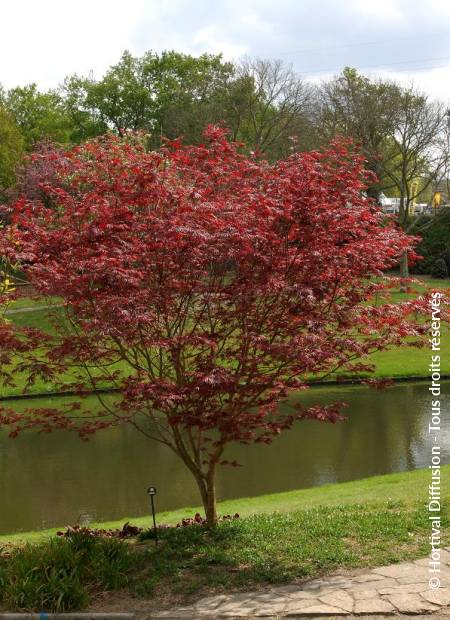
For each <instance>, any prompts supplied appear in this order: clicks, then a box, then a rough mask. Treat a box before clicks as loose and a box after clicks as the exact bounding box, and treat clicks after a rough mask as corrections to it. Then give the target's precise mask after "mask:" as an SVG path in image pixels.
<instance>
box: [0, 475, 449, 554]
mask: <svg viewBox="0 0 450 620" xmlns="http://www.w3.org/2000/svg"><path fill="white" fill-rule="evenodd" d="M441 475H442V479H443V480H444V481H445V480H448V479H449V477H450V464H448V465H443V466H442V468H441ZM429 478H430V472H429V470H428V468H426V469H417V470H415V471H409V472H401V473H395V474H387V475H384V476H372V477H370V478H364V479H362V480H353V481H351V482H341V483H337V484H326V485H324V486H318V487H314V488H311V489H298V490H295V491H287V492H284V493H271V494H267V495H260V496H257V497H243V498H239V499H232V500H227V501H223V502H220V503H219V504H218V512H219V514H221V515H224V514H235V513H238V514H239V515H240V516H241V517H247V516H251V515H255V514H270V513H273V512H296V511H299V510H306V509H314V508H318V507H321V506H330V507H331V506H340V505H352V504H354V505H359V506H361V505H364V504H366V505H376V504H380V505H381V504H389V505H392V506H394V507H395V506H398V507H401V506H405V507H407V506H412V505H414V504H416V503H417V502H424V503H425V502H426V500H427V493H428V485H429ZM442 500H443V503H444V504H445V505H446V506H447V508H448V503H449V502H450V485H448V484H443V485H442ZM196 512H202V508H200V506H194V507H186V508H180V509H177V510H171V511H165V512H159V513H158V514H157V522H158V524H168V525H175V524H177V523H179V522H180V521H181V519H183V518H184V517H189V516H193V515H194V514H195V513H196ZM126 521H130V522H131V523H132V524H133V525H136V526H139V527H150V525H151V523H150V521H151V517H150V516H145V517H142V516H141V517H135V518H133V517H130V516H124V517H123V518H121V519H117V520H113V521H104V522H101V523H92V524H91V527H96V528H97V527H98V528H103V529H115V528H120V527H121V526H122V525H123V524H124V523H125V522H126ZM65 525H68V524H61V526H60V527H59V528H56V527H55V528H51V529H46V530H35V531H30V532H20V533H15V534H5V535H2V536H0V545H1V544H5V543H19V542H33V543H34V542H41V541H43V540H46V539H48V538H49V537H51V536H54V535H55V534H56V532H58V531H59V530H61V529H64V526H65Z"/></svg>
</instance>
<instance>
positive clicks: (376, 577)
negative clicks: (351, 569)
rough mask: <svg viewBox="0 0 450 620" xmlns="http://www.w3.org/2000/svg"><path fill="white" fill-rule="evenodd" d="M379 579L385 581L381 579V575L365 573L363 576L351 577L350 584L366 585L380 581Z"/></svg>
mask: <svg viewBox="0 0 450 620" xmlns="http://www.w3.org/2000/svg"><path fill="white" fill-rule="evenodd" d="M381 579H385V577H383V575H377V574H376V573H367V574H365V575H358V577H353V579H352V582H354V581H356V582H357V583H367V582H368V581H380V580H381Z"/></svg>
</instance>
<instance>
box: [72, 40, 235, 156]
mask: <svg viewBox="0 0 450 620" xmlns="http://www.w3.org/2000/svg"><path fill="white" fill-rule="evenodd" d="M232 71H233V66H232V65H231V64H230V63H225V62H223V60H222V58H221V56H220V55H216V56H214V55H210V54H202V55H201V56H199V57H193V56H190V55H187V54H181V53H178V52H173V51H169V52H163V53H162V54H160V55H159V54H156V53H155V52H152V51H150V52H147V53H145V54H144V55H143V56H141V57H134V56H132V55H131V54H130V53H129V52H125V53H124V54H123V56H122V58H121V60H120V61H119V62H118V63H117V64H116V65H113V66H112V67H110V68H109V69H108V71H107V72H106V74H105V75H104V77H103V78H102V79H101V80H98V81H96V80H94V79H93V78H80V77H78V76H72V77H70V78H68V79H67V80H66V82H65V86H64V97H65V101H66V103H67V106H68V110H69V113H70V115H71V118H72V119H73V121H74V123H76V124H77V127H78V135H79V136H80V137H81V136H82V137H84V138H88V137H91V136H92V135H98V134H100V133H105V132H106V131H107V130H108V129H113V130H115V131H116V132H118V133H121V132H123V131H124V130H138V129H142V130H145V131H147V132H149V133H150V134H151V137H150V141H151V145H152V146H153V147H157V146H159V145H160V142H161V136H162V135H163V134H164V135H165V136H167V137H169V138H176V137H178V136H180V135H183V136H184V138H185V140H186V141H187V142H190V143H195V142H198V141H200V140H201V136H202V129H203V127H204V126H205V124H207V123H208V122H211V121H219V120H224V115H225V107H224V104H223V101H224V94H225V92H226V84H227V80H228V79H229V78H230V75H231V74H232Z"/></svg>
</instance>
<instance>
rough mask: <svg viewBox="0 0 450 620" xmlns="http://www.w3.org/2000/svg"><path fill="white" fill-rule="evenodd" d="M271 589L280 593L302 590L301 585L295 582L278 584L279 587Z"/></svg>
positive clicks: (293, 592) (292, 592)
mask: <svg viewBox="0 0 450 620" xmlns="http://www.w3.org/2000/svg"><path fill="white" fill-rule="evenodd" d="M271 591H272V592H277V593H282V594H295V593H296V592H303V590H302V586H301V585H297V584H295V583H293V584H292V585H289V586H280V587H279V588H273V589H272V590H271Z"/></svg>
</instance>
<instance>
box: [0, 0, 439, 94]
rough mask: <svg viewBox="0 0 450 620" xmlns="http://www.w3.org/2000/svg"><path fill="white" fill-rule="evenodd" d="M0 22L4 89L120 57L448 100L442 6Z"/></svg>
mask: <svg viewBox="0 0 450 620" xmlns="http://www.w3.org/2000/svg"><path fill="white" fill-rule="evenodd" d="M0 1H1V0H0ZM1 20H2V26H3V27H2V36H1V38H0V58H1V59H2V63H1V65H0V83H3V84H4V85H5V86H6V87H11V86H15V85H17V84H26V83H29V82H33V81H35V82H37V83H38V85H39V86H40V87H42V88H49V87H55V86H57V85H58V83H60V82H61V81H62V80H63V79H64V77H65V76H66V75H68V74H71V73H75V72H76V73H79V74H87V73H89V72H90V71H91V70H92V71H93V72H94V75H96V76H100V75H101V74H102V73H103V72H104V71H105V69H106V68H107V67H108V66H109V65H110V64H112V63H115V62H117V61H118V59H119V58H120V56H121V54H122V52H123V51H124V49H129V50H130V51H131V52H133V53H135V54H141V53H143V52H144V51H146V50H148V49H154V50H156V51H162V50H163V49H176V50H179V51H182V52H186V53H193V54H200V53H202V52H205V51H206V52H212V53H217V52H223V54H224V56H225V58H236V57H240V56H242V55H244V54H247V55H251V56H259V57H264V58H282V59H283V60H285V61H286V62H288V63H290V62H292V63H293V65H294V68H295V69H296V70H297V71H299V72H300V73H301V74H303V75H304V77H305V79H317V78H318V77H325V74H326V73H328V74H336V73H338V72H339V71H340V70H341V69H342V68H343V67H344V66H346V65H347V66H354V67H361V68H362V70H366V67H367V71H371V72H373V71H375V72H378V73H380V72H383V73H384V74H385V73H386V72H389V75H391V76H393V77H398V79H400V80H402V81H406V82H410V81H411V79H414V81H415V83H416V84H417V86H419V87H420V88H423V89H425V90H426V91H427V92H429V93H430V94H431V95H433V96H439V97H441V98H444V99H450V79H449V77H450V67H442V65H445V64H450V2H449V0H427V2H423V0H300V1H299V0H278V2H273V0H77V1H76V2H75V1H73V0H72V1H70V0H65V1H64V0H14V1H13V0H9V1H8V0H3V2H2V3H1ZM430 58H436V60H435V61H428V60H427V59H430ZM446 58H447V59H448V60H446ZM402 63H403V64H402ZM408 63H409V64H408ZM427 66H429V67H430V69H429V70H427V71H422V70H421V71H415V69H417V68H420V69H422V68H423V67H427ZM377 67H378V68H379V69H376V68H377ZM433 67H435V68H433ZM408 68H409V71H408V72H406V71H404V70H403V69H408ZM319 70H320V71H321V76H318V75H317V73H318V71H319ZM395 70H397V71H398V73H397V74H396V73H393V72H394V71H395Z"/></svg>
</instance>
